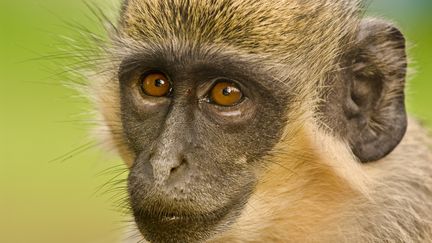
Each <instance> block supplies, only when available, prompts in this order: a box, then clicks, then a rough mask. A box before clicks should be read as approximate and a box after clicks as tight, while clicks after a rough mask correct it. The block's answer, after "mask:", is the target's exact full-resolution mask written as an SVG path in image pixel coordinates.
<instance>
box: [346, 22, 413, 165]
mask: <svg viewBox="0 0 432 243" xmlns="http://www.w3.org/2000/svg"><path fill="white" fill-rule="evenodd" d="M346 60H349V62H348V68H347V69H346V73H345V75H346V76H345V78H346V80H345V82H346V83H345V84H346V85H347V86H348V87H346V90H347V92H346V97H345V104H344V113H345V114H344V116H345V119H346V121H347V131H348V141H349V142H350V146H351V148H352V150H353V153H354V154H355V155H356V156H357V157H358V159H359V160H360V161H362V162H371V161H377V160H379V159H382V158H383V157H385V156H386V155H388V154H389V153H390V152H391V151H393V149H394V148H395V147H396V146H397V145H398V144H399V143H400V141H401V140H402V138H403V137H404V135H405V132H406V129H407V115H406V110H405V97H404V88H405V76H406V70H407V58H406V52H405V38H404V36H403V34H402V33H401V32H400V31H399V30H398V29H397V28H396V27H394V26H393V25H392V24H389V23H387V22H384V21H382V20H377V19H365V20H363V21H362V23H361V24H360V29H359V32H358V36H357V42H356V48H355V50H353V52H352V53H351V54H350V55H348V59H346Z"/></svg>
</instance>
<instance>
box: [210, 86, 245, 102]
mask: <svg viewBox="0 0 432 243" xmlns="http://www.w3.org/2000/svg"><path fill="white" fill-rule="evenodd" d="M242 98H243V93H242V92H241V90H240V88H239V87H238V86H237V85H236V84H235V83H232V82H219V83H217V84H216V85H215V86H214V87H213V89H212V90H211V101H212V102H214V103H215V104H217V105H220V106H234V105H236V104H238V103H239V102H240V101H241V100H242Z"/></svg>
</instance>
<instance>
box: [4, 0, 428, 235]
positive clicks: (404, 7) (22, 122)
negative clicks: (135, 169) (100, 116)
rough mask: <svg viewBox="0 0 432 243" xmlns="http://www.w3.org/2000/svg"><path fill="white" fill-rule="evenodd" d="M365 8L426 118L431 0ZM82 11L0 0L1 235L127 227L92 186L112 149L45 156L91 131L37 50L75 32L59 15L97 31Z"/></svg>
mask: <svg viewBox="0 0 432 243" xmlns="http://www.w3.org/2000/svg"><path fill="white" fill-rule="evenodd" d="M91 2H92V3H100V4H101V5H108V6H116V5H118V2H116V1H114V0H111V1H106V0H105V1H103V0H92V1H91ZM370 12H371V13H372V15H374V16H382V17H385V18H387V19H390V20H393V21H394V22H396V23H397V24H398V25H399V26H400V27H401V29H402V30H403V32H404V33H405V34H406V36H407V39H408V40H409V41H410V43H411V48H410V56H411V58H412V63H411V68H412V70H415V74H414V75H412V78H411V79H410V82H409V91H408V93H409V97H408V101H409V104H408V105H409V110H410V112H411V113H413V114H415V115H416V116H418V117H420V118H422V119H423V120H424V121H426V122H427V123H431V124H432V112H430V111H431V106H432V99H431V96H432V95H431V92H432V14H431V13H432V1H430V0H410V1H407V0H376V1H375V2H374V3H372V4H371V5H370ZM90 15H91V14H90V11H89V10H88V9H87V8H86V4H85V3H84V2H83V1H66V0H14V1H8V0H0V243H29V242H45V243H51V242H74V243H81V242H84V243H87V242H89V243H90V242H105V243H109V242H118V241H119V239H120V235H122V234H123V231H125V230H124V229H122V227H121V225H122V224H123V223H122V221H123V220H125V219H124V217H123V216H122V215H121V213H119V212H118V210H117V209H115V207H114V205H113V202H114V201H116V200H117V199H118V195H115V194H113V193H107V194H104V193H99V192H98V188H100V187H101V186H103V185H104V183H106V182H107V181H109V180H110V179H111V178H112V177H114V176H116V175H117V174H118V169H123V168H122V166H121V161H120V159H119V158H117V157H115V156H113V155H107V154H105V153H101V152H99V150H98V149H96V148H91V149H89V150H86V151H83V152H80V151H79V150H78V151H76V152H75V153H72V154H67V155H66V156H65V157H64V158H61V159H57V160H55V161H52V160H53V159H55V158H57V157H58V156H61V155H64V154H66V153H68V152H70V151H72V150H74V149H77V148H80V146H82V145H87V144H88V142H89V141H91V140H90V139H88V135H87V134H88V133H87V130H88V129H89V126H88V125H86V124H85V122H80V120H82V121H84V120H86V119H88V118H90V116H89V115H86V114H82V113H83V112H84V111H86V110H87V109H88V104H87V103H86V102H85V101H83V100H80V99H76V98H75V97H74V96H76V93H75V92H73V91H71V90H69V89H68V88H66V87H64V86H63V85H61V82H62V81H64V78H65V77H64V75H61V74H60V75H56V73H61V72H62V70H63V68H64V66H66V65H68V64H70V62H71V60H68V59H67V58H66V59H62V58H44V56H47V55H51V54H53V53H61V49H62V48H63V46H64V45H61V44H60V45H59V44H58V43H59V41H58V40H59V39H62V38H63V37H67V36H72V37H74V36H75V35H76V34H75V30H74V29H73V28H70V27H68V26H67V25H65V23H64V22H65V21H66V22H77V23H80V24H83V25H85V26H89V28H90V29H93V30H95V31H100V28H98V27H97V26H98V25H97V23H95V22H94V21H93V20H92V18H91V17H88V16H90ZM59 50H60V51H59ZM83 148H86V147H83ZM116 165H120V167H112V166H116ZM107 168H112V169H110V170H109V171H110V172H109V173H100V172H102V171H104V170H105V169H107ZM124 176H125V175H121V176H120V177H118V178H124ZM118 178H117V179H118ZM120 186H121V185H120ZM104 190H105V189H102V190H101V191H104ZM111 197H113V198H111Z"/></svg>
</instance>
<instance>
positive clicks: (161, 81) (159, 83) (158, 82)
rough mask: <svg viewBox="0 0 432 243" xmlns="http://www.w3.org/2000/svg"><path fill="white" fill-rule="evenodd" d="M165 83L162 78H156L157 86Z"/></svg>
mask: <svg viewBox="0 0 432 243" xmlns="http://www.w3.org/2000/svg"><path fill="white" fill-rule="evenodd" d="M164 85H165V81H164V80H162V79H156V80H155V86H156V87H158V88H160V87H162V86H164Z"/></svg>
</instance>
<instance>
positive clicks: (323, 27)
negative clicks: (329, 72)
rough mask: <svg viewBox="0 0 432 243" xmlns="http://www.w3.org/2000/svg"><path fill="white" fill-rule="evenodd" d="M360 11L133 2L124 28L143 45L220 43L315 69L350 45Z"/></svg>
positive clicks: (247, 1)
mask: <svg viewBox="0 0 432 243" xmlns="http://www.w3.org/2000/svg"><path fill="white" fill-rule="evenodd" d="M359 11H361V2H360V1H359V0H319V1H304V0H279V1H275V0H173V1H165V0H129V1H126V3H125V5H124V8H123V14H122V20H121V28H120V29H121V33H122V35H124V36H127V37H130V38H133V39H135V40H140V41H144V42H155V43H158V42H166V40H167V39H172V38H176V39H180V40H187V41H189V42H195V43H197V44H203V43H211V44H218V43H220V44H224V45H230V46H233V47H235V48H238V49H241V50H243V51H245V52H247V53H258V54H259V53H274V54H277V55H276V56H277V57H278V58H280V59H283V60H284V61H288V62H289V61H291V62H295V61H298V59H299V58H298V57H303V58H302V59H303V60H311V59H312V60H311V63H315V64H316V63H326V62H329V60H327V59H329V58H333V57H335V56H336V55H337V54H338V53H339V52H340V51H339V50H340V47H341V46H342V45H343V44H344V43H349V42H350V37H351V36H353V35H351V33H352V32H354V31H355V30H356V28H357V25H358V17H359ZM318 56H319V57H320V58H319V60H317V57H318ZM303 63H304V62H303ZM308 66H309V67H310V64H308ZM320 67H322V65H320Z"/></svg>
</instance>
